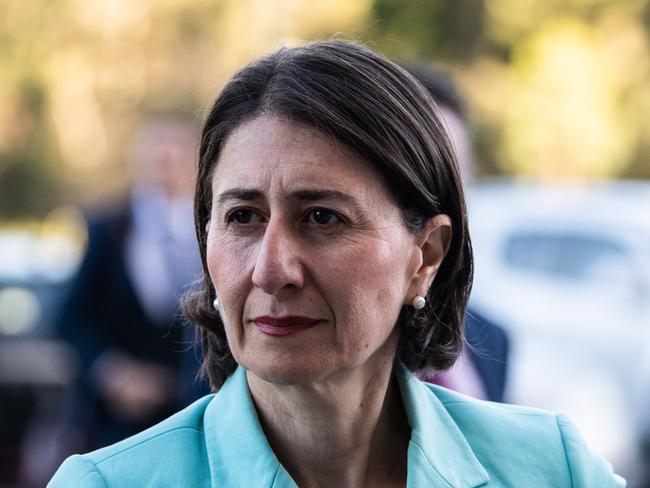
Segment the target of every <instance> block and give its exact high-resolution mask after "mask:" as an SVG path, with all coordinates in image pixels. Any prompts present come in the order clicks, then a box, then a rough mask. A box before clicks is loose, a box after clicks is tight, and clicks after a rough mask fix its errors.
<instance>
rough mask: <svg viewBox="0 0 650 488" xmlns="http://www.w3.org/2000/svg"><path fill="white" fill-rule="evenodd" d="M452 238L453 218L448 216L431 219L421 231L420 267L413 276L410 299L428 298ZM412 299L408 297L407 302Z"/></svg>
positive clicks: (418, 243) (419, 247)
mask: <svg viewBox="0 0 650 488" xmlns="http://www.w3.org/2000/svg"><path fill="white" fill-rule="evenodd" d="M451 236H452V225H451V218H449V216H448V215H446V214H438V215H436V216H434V217H431V218H430V219H429V220H428V221H427V223H426V225H425V227H424V229H423V230H422V231H420V233H419V235H418V237H417V246H418V250H419V257H420V258H421V259H420V266H419V268H418V269H417V270H416V272H415V275H414V276H413V280H412V283H411V285H412V289H411V290H410V292H411V297H410V299H412V297H413V296H415V295H420V296H423V297H426V296H427V292H428V291H429V288H430V287H431V284H432V283H433V280H434V278H435V277H436V274H437V273H438V269H439V268H440V265H441V264H442V260H443V259H444V258H445V255H446V254H447V251H448V250H449V246H450V244H451ZM410 299H409V297H407V301H410Z"/></svg>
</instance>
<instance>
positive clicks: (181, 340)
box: [57, 117, 200, 449]
mask: <svg viewBox="0 0 650 488" xmlns="http://www.w3.org/2000/svg"><path fill="white" fill-rule="evenodd" d="M195 147H196V134H195V129H194V127H193V126H192V125H191V123H190V122H188V121H185V120H181V119H176V118H171V117H160V118H152V119H149V120H146V121H145V122H144V123H143V124H142V125H141V126H140V127H139V128H138V129H137V131H136V133H135V136H134V138H133V142H132V147H131V151H130V162H131V164H132V165H133V168H134V170H135V175H134V182H133V186H132V189H131V191H130V195H129V197H128V199H127V200H126V201H125V202H122V203H120V204H119V205H117V206H116V207H115V208H112V209H110V210H107V211H103V212H102V213H101V214H99V215H94V216H91V217H90V218H89V220H88V248H87V252H86V255H85V258H84V259H83V262H82V264H81V267H80V269H79V272H78V274H77V276H76V277H75V279H74V281H73V283H72V287H71V292H70V294H69V296H68V297H67V299H66V300H65V303H64V304H63V307H62V310H61V314H60V316H59V320H58V324H57V330H58V332H59V334H60V335H61V337H62V338H64V339H65V340H66V341H68V342H69V343H70V344H71V345H72V346H73V347H74V348H75V349H76V351H77V352H78V354H79V357H80V360H81V377H80V378H79V388H78V394H77V395H76V402H75V406H74V408H73V409H72V411H71V414H70V417H71V418H70V423H71V424H73V425H75V426H76V427H78V428H79V429H80V430H81V432H82V437H83V439H84V444H85V445H84V448H85V449H95V448H98V447H101V446H104V445H107V444H110V443H112V442H115V441H117V440H119V439H122V438H124V437H126V436H129V435H131V434H134V433H135V432H137V431H139V430H142V429H143V428H146V427H148V426H150V425H152V424H154V423H155V422H157V421H159V420H161V419H163V418H164V417H166V416H167V415H169V414H170V413H171V412H173V411H174V410H176V409H177V408H178V407H179V406H182V405H183V404H184V402H185V399H186V398H188V396H190V397H191V396H192V395H191V394H189V395H188V391H187V387H191V384H188V382H187V381H186V378H188V377H191V376H192V374H193V372H194V371H196V369H197V367H198V362H196V363H195V365H192V361H193V359H194V358H193V357H192V351H188V344H190V343H191V338H189V337H187V332H186V330H187V328H186V327H184V325H183V322H182V320H181V317H180V315H179V313H178V299H179V297H180V295H181V294H182V293H183V292H184V291H186V289H187V287H188V285H189V284H190V283H191V281H192V280H193V279H195V278H196V277H197V276H198V275H199V272H200V259H199V255H198V250H197V246H196V238H195V234H194V229H193V225H192V220H193V216H192V190H193V184H194V171H195V168H194V150H195ZM187 371H191V372H192V373H190V374H187ZM190 383H191V382H190Z"/></svg>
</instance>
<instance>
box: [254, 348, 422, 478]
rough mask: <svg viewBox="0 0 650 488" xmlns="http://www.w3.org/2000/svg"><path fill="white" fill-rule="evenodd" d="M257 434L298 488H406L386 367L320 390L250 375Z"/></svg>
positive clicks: (402, 436)
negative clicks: (258, 425) (258, 424)
mask: <svg viewBox="0 0 650 488" xmlns="http://www.w3.org/2000/svg"><path fill="white" fill-rule="evenodd" d="M248 383H249V386H250V390H251V395H252V397H253V401H254V403H255V406H256V408H257V411H258V414H259V417H260V421H261V423H262V427H263V429H264V431H265V433H266V436H267V438H268V440H269V443H270V445H271V447H272V449H273V451H274V453H275V454H276V456H277V457H278V459H279V461H280V462H281V463H282V465H283V466H284V467H285V468H286V469H287V471H288V472H289V473H290V474H291V476H292V477H293V478H294V480H295V481H296V482H297V483H298V485H299V486H301V487H307V486H309V487H312V486H338V487H341V488H343V487H346V486H404V485H405V483H406V464H407V456H406V454H407V450H408V442H409V438H410V427H409V425H408V422H407V420H406V413H405V412H404V408H403V405H402V400H401V395H400V392H399V386H398V385H397V380H396V379H395V377H394V375H393V362H392V360H387V361H385V364H382V365H381V367H379V368H373V369H372V371H354V372H352V373H349V374H345V375H340V376H339V377H337V378H334V379H331V378H330V379H329V380H328V381H326V382H319V383H318V384H309V385H276V384H271V383H268V382H265V381H263V380H261V379H260V378H258V377H256V376H255V375H254V374H252V373H251V372H250V371H249V372H248Z"/></svg>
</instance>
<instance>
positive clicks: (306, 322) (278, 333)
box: [252, 315, 320, 337]
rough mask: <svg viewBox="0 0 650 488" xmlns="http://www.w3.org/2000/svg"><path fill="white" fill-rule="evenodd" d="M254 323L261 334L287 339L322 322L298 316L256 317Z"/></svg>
mask: <svg viewBox="0 0 650 488" xmlns="http://www.w3.org/2000/svg"><path fill="white" fill-rule="evenodd" d="M252 321H253V323H255V325H256V327H257V329H258V330H259V331H260V332H262V333H263V334H266V335H270V336H273V337H285V336H288V335H293V334H297V333H299V332H302V331H303V330H306V329H309V328H311V327H313V326H314V325H316V324H317V323H318V322H320V320H319V319H312V318H309V317H301V316H298V315H291V316H287V317H269V316H263V317H255V318H254V319H253V320H252Z"/></svg>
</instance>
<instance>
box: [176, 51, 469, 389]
mask: <svg viewBox="0 0 650 488" xmlns="http://www.w3.org/2000/svg"><path fill="white" fill-rule="evenodd" d="M436 111H437V108H436V106H435V102H434V101H433V100H432V98H431V97H430V95H429V94H428V93H427V91H426V90H425V89H424V88H423V87H422V86H421V85H420V84H419V83H418V82H417V81H415V79H414V78H413V77H412V76H411V75H410V74H408V73H407V72H406V71H405V70H403V69H402V68H400V67H399V66H397V65H396V64H395V63H393V62H391V61H389V60H388V59H386V58H384V57H382V56H380V55H378V54H376V53H374V52H373V51H371V50H370V49H368V48H366V47H365V46H363V45H361V44H358V43H355V42H351V41H342V40H327V41H319V42H314V43H312V44H308V45H306V46H303V47H296V48H282V49H280V50H278V51H276V52H274V53H272V54H269V55H267V56H264V57H262V58H260V59H258V60H255V61H253V62H252V63H250V64H249V65H247V66H246V67H244V68H243V69H242V70H241V71H239V72H238V73H236V74H235V75H234V76H233V78H232V79H231V80H230V81H229V82H228V84H227V85H226V86H225V87H224V89H223V91H222V92H221V94H220V95H219V97H218V98H217V100H216V101H215V103H214V105H213V106H212V109H211V110H210V112H209V114H208V116H207V119H206V121H205V125H204V127H203V133H202V136H201V144H200V151H199V166H198V175H197V184H196V194H195V207H194V209H195V224H196V233H197V236H198V241H199V246H200V252H201V259H202V261H203V279H202V282H201V283H200V286H199V289H198V290H197V291H195V292H192V293H190V294H188V295H187V296H186V297H185V299H184V303H183V311H184V313H185V315H186V316H187V318H188V319H189V320H190V321H192V322H194V323H195V324H197V325H198V326H200V327H201V343H202V346H203V352H204V362H203V371H204V373H206V374H207V376H208V377H209V379H210V382H211V384H212V387H213V388H214V389H218V388H219V387H220V386H221V385H222V384H223V382H224V381H225V380H226V379H227V378H228V376H229V375H230V374H231V373H232V372H233V371H234V369H235V368H236V363H235V360H234V358H233V356H232V353H231V351H230V348H229V346H228V342H227V340H226V334H225V331H224V326H223V323H222V322H221V319H220V317H219V314H218V313H216V312H215V311H214V309H213V308H212V301H213V300H214V298H215V295H214V288H213V286H212V283H211V281H210V278H209V275H208V271H207V264H206V238H207V231H206V224H207V223H208V221H209V219H210V212H211V205H212V186H211V185H212V182H211V179H212V175H213V173H214V168H215V166H216V164H217V161H218V159H219V155H220V152H221V149H222V148H223V146H224V143H225V141H226V139H227V138H228V135H229V134H230V133H231V132H232V131H233V130H234V129H235V128H236V127H238V126H239V125H240V124H242V123H243V122H244V121H247V120H251V119H253V118H255V117H257V116H260V115H278V116H282V117H284V118H287V119H289V120H290V121H293V122H296V123H300V124H306V125H307V126H310V127H313V128H315V129H317V130H318V131H320V132H321V133H323V134H325V135H327V136H329V137H332V138H333V139H334V140H336V141H338V142H339V143H343V144H345V145H347V146H348V147H349V148H351V149H353V150H354V151H356V152H357V153H358V154H359V155H361V157H362V158H364V159H365V161H367V163H368V164H369V165H370V166H371V167H372V168H374V169H375V170H376V171H377V172H378V173H379V174H381V175H382V176H383V178H384V179H385V182H386V185H387V186H388V188H389V189H390V190H391V192H392V194H393V195H394V196H395V198H396V201H397V203H398V205H399V206H400V208H401V210H402V215H403V218H404V222H405V224H406V225H407V227H408V228H409V229H410V230H411V231H412V232H417V231H419V230H421V229H422V228H423V226H424V224H425V223H426V221H427V219H429V218H430V217H432V216H435V215H437V214H440V213H444V214H447V215H449V217H450V218H451V221H452V226H453V232H452V240H451V245H450V247H449V251H448V253H447V256H446V257H445V259H444V261H443V263H442V265H441V267H440V269H439V271H438V274H437V276H436V278H435V280H434V282H433V285H432V286H431V288H430V290H429V292H428V295H427V297H426V298H427V305H426V307H425V308H424V309H422V310H420V311H416V310H414V309H413V307H410V306H405V307H403V309H402V311H401V313H400V316H399V319H398V322H397V324H396V325H397V326H398V327H400V328H401V333H400V342H399V347H398V356H399V358H400V359H401V360H402V361H403V362H404V364H405V365H406V366H407V367H408V368H409V369H410V370H413V371H416V370H427V369H428V370H430V369H436V370H439V369H446V368H448V367H450V366H451V365H452V364H453V363H454V361H455V360H456V358H457V357H458V354H459V352H460V350H461V347H462V344H463V317H464V313H465V308H466V305H467V299H468V296H469V292H470V288H471V282H472V252H471V245H470V240H469V235H468V231H467V216H466V209H465V201H464V196H463V191H462V187H461V182H460V177H459V174H458V170H457V165H456V161H455V155H454V152H453V149H452V146H451V144H450V143H449V141H448V139H447V136H446V134H445V131H444V129H443V127H442V125H441V123H440V121H439V119H438V117H437V115H436Z"/></svg>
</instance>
